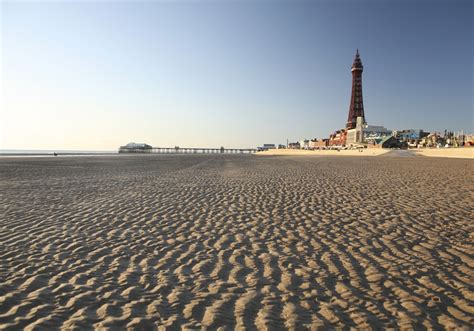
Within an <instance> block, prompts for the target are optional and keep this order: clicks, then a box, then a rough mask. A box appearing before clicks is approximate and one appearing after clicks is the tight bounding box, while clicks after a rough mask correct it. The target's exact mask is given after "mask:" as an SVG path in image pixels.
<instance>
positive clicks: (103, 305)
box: [0, 155, 474, 330]
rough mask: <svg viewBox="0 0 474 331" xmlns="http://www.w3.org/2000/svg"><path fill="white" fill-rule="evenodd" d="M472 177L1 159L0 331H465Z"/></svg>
mask: <svg viewBox="0 0 474 331" xmlns="http://www.w3.org/2000/svg"><path fill="white" fill-rule="evenodd" d="M473 165H474V164H473V162H472V161H471V160H464V159H437V160H436V162H433V159H430V158H421V157H420V158H418V157H413V158H398V157H385V156H381V157H377V158H373V157H337V158H331V157H265V158H263V157H254V156H231V155H229V156H225V155H214V156H199V155H194V156H139V155H133V156H120V157H90V158H86V157H76V158H61V157H58V158H29V159H28V158H15V159H0V198H1V200H0V201H1V203H0V208H1V211H0V215H2V217H1V219H0V268H1V269H0V329H11V330H19V329H25V328H26V329H33V328H35V327H43V328H45V329H56V328H64V329H73V328H77V329H90V328H92V327H96V328H101V329H102V328H111V329H119V328H125V327H129V328H132V329H155V328H158V327H167V328H170V329H180V328H183V329H203V328H207V329H217V328H219V327H224V329H234V328H237V329H249V330H251V329H260V330H265V329H267V330H277V329H296V330H302V329H317V328H321V329H328V328H339V327H347V328H349V327H355V328H367V327H372V328H374V329H382V328H384V329H385V328H396V329H410V328H413V329H422V328H428V329H431V328H435V329H439V328H462V329H466V330H467V329H472V327H473V326H474V308H473V300H474V291H473V286H474V272H473V267H474V261H473V253H474V251H473V237H474V235H473V231H472V230H473V228H472V216H473V215H472V192H473V181H472V180H473Z"/></svg>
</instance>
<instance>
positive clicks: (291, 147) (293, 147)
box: [288, 141, 300, 149]
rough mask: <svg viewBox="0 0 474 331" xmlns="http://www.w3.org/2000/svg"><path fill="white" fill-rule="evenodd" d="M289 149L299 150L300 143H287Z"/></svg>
mask: <svg viewBox="0 0 474 331" xmlns="http://www.w3.org/2000/svg"><path fill="white" fill-rule="evenodd" d="M288 148H289V149H300V143H299V142H298V141H297V142H295V143H288Z"/></svg>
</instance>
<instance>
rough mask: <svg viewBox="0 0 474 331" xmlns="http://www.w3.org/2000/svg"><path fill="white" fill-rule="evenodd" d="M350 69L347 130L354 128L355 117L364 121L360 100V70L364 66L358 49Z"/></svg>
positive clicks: (361, 101) (361, 70) (362, 103)
mask: <svg viewBox="0 0 474 331" xmlns="http://www.w3.org/2000/svg"><path fill="white" fill-rule="evenodd" d="M351 71H352V94H351V102H350V104H349V116H348V117H347V123H346V128H347V129H348V130H350V129H355V127H356V124H357V118H358V117H362V121H363V124H365V123H366V121H365V115H364V102H363V100H362V72H363V71H364V66H363V65H362V61H361V60H360V55H359V50H357V52H356V55H355V59H354V62H353V63H352V67H351Z"/></svg>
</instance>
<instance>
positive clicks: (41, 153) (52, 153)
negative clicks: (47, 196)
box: [0, 149, 118, 157]
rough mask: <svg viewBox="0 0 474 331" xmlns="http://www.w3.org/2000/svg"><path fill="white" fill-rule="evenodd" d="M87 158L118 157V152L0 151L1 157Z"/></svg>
mask: <svg viewBox="0 0 474 331" xmlns="http://www.w3.org/2000/svg"><path fill="white" fill-rule="evenodd" d="M55 153H56V155H58V156H85V155H90V156H94V155H97V156H99V155H118V151H90V150H70V149H54V150H53V149H0V157H1V156H55Z"/></svg>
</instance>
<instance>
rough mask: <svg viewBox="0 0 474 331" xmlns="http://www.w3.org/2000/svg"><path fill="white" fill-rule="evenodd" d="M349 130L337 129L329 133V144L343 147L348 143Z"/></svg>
mask: <svg viewBox="0 0 474 331" xmlns="http://www.w3.org/2000/svg"><path fill="white" fill-rule="evenodd" d="M346 138H347V130H346V129H341V130H337V131H336V132H334V133H333V134H331V135H329V141H328V146H330V147H343V146H345V145H346Z"/></svg>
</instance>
